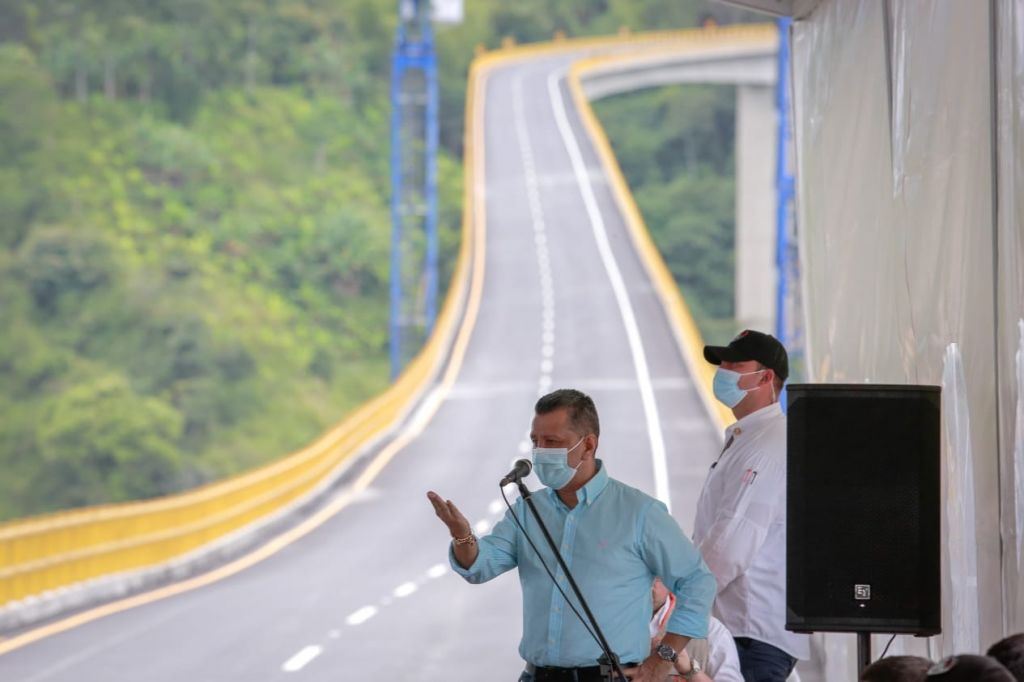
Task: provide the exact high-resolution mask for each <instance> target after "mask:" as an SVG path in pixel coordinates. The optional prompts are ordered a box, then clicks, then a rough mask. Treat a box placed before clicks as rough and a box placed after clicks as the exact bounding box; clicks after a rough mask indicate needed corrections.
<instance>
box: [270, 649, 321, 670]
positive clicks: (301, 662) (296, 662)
mask: <svg viewBox="0 0 1024 682" xmlns="http://www.w3.org/2000/svg"><path fill="white" fill-rule="evenodd" d="M323 650H324V648H323V647H322V646H316V645H313V644H310V645H309V646H307V647H306V648H305V649H303V650H302V651H300V652H299V653H297V654H295V655H294V656H292V657H291V658H289V659H288V660H287V661H285V662H284V665H282V666H281V670H283V671H285V672H286V673H294V672H298V671H300V670H302V669H303V668H305V667H306V664H307V663H309V662H310V661H312V660H313V659H314V658H316V657H317V656H319V655H320V653H321V652H322V651H323Z"/></svg>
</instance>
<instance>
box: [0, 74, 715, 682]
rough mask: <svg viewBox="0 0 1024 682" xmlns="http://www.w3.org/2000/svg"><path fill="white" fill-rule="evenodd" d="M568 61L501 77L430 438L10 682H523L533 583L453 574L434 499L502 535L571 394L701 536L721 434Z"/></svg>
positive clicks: (70, 638) (492, 94)
mask: <svg viewBox="0 0 1024 682" xmlns="http://www.w3.org/2000/svg"><path fill="white" fill-rule="evenodd" d="M567 63H568V57H564V56H562V57H536V58H532V59H529V60H526V61H522V62H519V63H516V64H510V65H507V66H503V67H500V68H498V69H496V70H495V71H494V72H493V73H492V74H491V76H490V78H489V80H488V81H487V84H486V98H485V100H484V101H485V105H484V114H485V126H484V149H485V189H486V222H487V244H486V254H487V255H486V276H485V284H484V295H483V299H482V304H481V307H480V311H479V317H478V319H477V321H476V325H475V328H474V330H473V333H472V337H471V339H470V343H469V346H468V348H467V352H466V355H465V358H464V363H463V365H462V368H461V371H460V373H459V375H458V378H457V381H456V383H455V384H454V386H453V387H452V390H451V391H450V392H449V393H448V394H447V395H446V396H445V398H444V400H443V402H442V403H441V405H440V408H439V409H438V410H437V412H436V414H435V416H434V418H433V419H432V420H431V422H430V423H429V425H428V426H427V428H426V429H425V430H424V431H423V432H422V434H421V435H420V436H419V437H417V438H416V439H415V440H413V441H412V442H411V443H410V444H409V445H408V446H406V447H405V448H404V449H403V450H402V451H400V452H399V453H398V454H397V456H395V458H394V459H393V460H391V462H390V463H389V464H388V466H387V467H386V468H384V470H383V471H382V472H381V473H380V475H379V476H378V477H377V478H376V479H375V480H374V483H373V485H372V487H371V488H370V489H369V490H367V491H366V492H364V493H363V494H362V495H361V496H360V498H359V499H358V500H357V501H355V502H354V503H353V504H351V505H349V506H347V507H346V508H344V509H343V510H342V511H341V512H340V513H339V514H337V515H336V516H334V517H333V518H332V519H331V520H330V521H328V522H327V523H325V524H324V525H322V526H320V527H319V528H318V529H317V530H315V531H314V532H312V533H310V534H309V535H307V536H305V537H304V538H302V539H301V540H299V541H297V542H295V543H293V544H291V545H289V546H288V547H286V548H285V549H284V550H282V551H280V552H278V553H277V554H275V555H273V556H271V557H270V558H268V559H266V560H264V561H262V562H260V563H258V564H256V565H255V566H253V567H251V568H249V569H247V570H245V571H243V572H241V573H239V574H237V575H235V576H233V577H231V578H228V579H225V580H222V581H220V582H217V583H214V584H212V585H209V586H206V587H202V588H199V589H196V590H193V591H190V592H187V593H184V594H181V595H178V596H175V597H172V598H168V599H164V600H161V601H158V602H154V603H151V604H148V605H145V606H141V607H138V608H134V609H131V610H127V611H124V612H121V613H117V614H114V615H110V616H107V617H105V618H101V619H99V620H96V621H93V622H91V623H88V624H86V625H83V626H80V627H77V628H74V629H71V630H68V631H66V632H63V633H60V634H57V635H53V636H51V637H47V638H45V639H42V640H40V641H38V642H35V643H33V644H30V645H28V646H26V647H23V648H20V649H17V650H15V651H13V652H11V653H8V654H6V655H4V656H0V680H2V681H3V682H15V681H19V682H30V681H31V682H82V681H93V680H95V681H104V682H120V681H122V680H123V681H126V682H127V681H129V680H130V681H131V682H138V681H140V680H145V681H152V682H172V681H173V682H181V681H184V680H188V681H190V682H199V681H205V680H218V681H219V680H225V681H226V680H296V681H299V680H309V681H326V680H363V679H366V680H454V681H463V680H464V681H467V682H468V681H478V680H515V679H517V677H518V673H519V671H520V670H521V668H522V661H521V660H520V658H519V656H518V653H517V645H518V640H519V636H520V633H521V627H522V623H521V618H522V616H521V608H520V593H519V585H518V581H517V580H516V577H515V575H514V573H512V574H506V575H504V576H502V577H501V578H499V579H497V580H494V581H492V582H491V583H488V584H486V585H480V586H472V585H468V584H466V583H465V582H463V581H462V579H461V578H459V577H457V576H456V575H454V574H453V573H452V572H451V570H450V569H448V567H447V543H448V536H447V531H446V529H445V528H444V527H443V526H442V525H441V524H440V522H439V521H438V520H437V519H436V518H435V516H434V514H433V511H432V509H431V507H430V504H429V502H428V501H427V499H426V497H425V492H426V490H428V489H434V490H437V491H438V492H440V493H441V494H442V495H444V496H446V497H449V498H451V499H453V500H454V501H455V502H456V503H457V504H458V505H459V506H460V508H461V509H462V510H463V511H464V512H465V514H466V515H467V516H468V517H469V518H470V519H471V520H473V521H476V522H477V523H478V524H479V526H480V527H479V530H483V529H484V528H485V527H486V526H487V525H489V524H490V523H493V521H494V520H496V519H497V518H498V517H499V516H500V515H501V513H502V512H503V511H504V504H503V503H502V502H501V501H500V500H501V498H500V496H499V492H498V488H497V480H498V479H499V478H500V477H501V476H502V475H503V474H504V473H505V472H506V471H507V470H508V469H509V465H510V463H511V462H512V461H513V460H514V459H516V458H518V457H521V456H524V455H525V454H526V448H527V443H526V435H527V431H528V429H529V423H530V419H531V417H532V406H533V403H534V401H535V400H536V398H537V397H538V395H539V394H540V393H542V392H546V391H548V390H550V389H553V388H558V387H575V388H579V389H581V390H583V391H585V392H587V393H589V394H590V395H592V396H593V398H594V400H595V401H596V403H597V407H598V410H599V412H600V415H601V419H602V436H601V442H600V448H599V453H598V454H599V456H601V457H602V458H603V460H604V462H605V464H606V466H607V467H608V470H609V473H610V474H611V475H612V476H614V477H616V478H619V479H620V480H623V481H624V482H626V483H628V484H630V485H634V486H636V487H639V488H641V489H643V490H646V491H648V492H650V493H651V494H660V496H662V497H666V496H668V497H669V502H670V505H671V509H672V511H673V514H674V515H675V516H676V518H677V519H678V520H679V522H680V523H681V524H682V526H683V527H684V529H686V531H687V532H688V533H689V531H690V529H691V525H692V519H693V513H694V506H695V503H696V496H697V494H698V492H699V489H700V484H701V481H702V480H703V476H704V474H705V472H706V470H707V466H708V465H709V463H710V462H711V461H712V459H713V458H714V456H715V455H716V454H717V449H718V447H719V443H720V436H719V434H718V433H717V431H716V429H715V427H714V426H713V425H712V423H711V421H710V419H709V418H708V416H707V414H706V412H705V410H704V408H703V407H702V405H701V403H700V401H699V398H698V396H697V393H696V391H695V389H694V387H693V385H692V382H691V378H690V376H689V374H688V372H687V370H686V368H685V365H684V364H683V361H682V359H681V357H680V356H679V352H678V350H677V348H676V346H675V342H674V340H673V337H672V334H671V331H670V329H669V327H668V324H667V321H666V317H665V314H664V312H663V311H662V309H661V308H660V306H659V304H658V301H657V299H656V296H655V294H654V291H653V289H652V286H651V283H650V281H649V279H648V278H647V276H646V274H645V272H644V270H643V268H642V266H641V264H640V261H639V259H638V258H637V256H636V254H635V252H634V250H633V247H632V244H631V242H630V240H629V237H628V235H627V233H626V231H625V227H624V223H623V220H622V218H621V216H620V215H619V213H618V211H617V209H616V207H615V205H614V202H613V199H612V195H611V193H610V191H609V189H608V184H607V182H606V180H605V178H604V177H603V175H602V172H601V169H600V167H599V164H598V162H597V158H596V156H595V154H594V152H593V150H592V147H591V145H590V144H589V142H588V140H587V139H586V138H585V136H584V134H583V132H582V127H581V125H580V124H579V121H578V118H577V116H576V113H575V112H574V110H573V108H572V104H571V101H570V100H569V98H568V96H567V95H566V93H565V90H564V85H563V83H562V75H563V74H564V70H565V66H566V65H567ZM602 244H605V245H606V246H607V248H605V249H604V250H603V251H602V248H603V247H602ZM529 483H530V485H531V487H534V488H536V487H537V482H536V480H535V479H534V478H533V477H531V479H530V481H529ZM510 494H511V493H510Z"/></svg>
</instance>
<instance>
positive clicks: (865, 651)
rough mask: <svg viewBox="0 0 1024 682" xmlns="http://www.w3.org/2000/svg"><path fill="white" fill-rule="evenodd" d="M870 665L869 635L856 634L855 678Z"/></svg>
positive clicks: (865, 633) (868, 633)
mask: <svg viewBox="0 0 1024 682" xmlns="http://www.w3.org/2000/svg"><path fill="white" fill-rule="evenodd" d="M869 665H871V633H870V632H858V633H857V677H860V674H861V673H862V672H864V668H866V667H868V666H869Z"/></svg>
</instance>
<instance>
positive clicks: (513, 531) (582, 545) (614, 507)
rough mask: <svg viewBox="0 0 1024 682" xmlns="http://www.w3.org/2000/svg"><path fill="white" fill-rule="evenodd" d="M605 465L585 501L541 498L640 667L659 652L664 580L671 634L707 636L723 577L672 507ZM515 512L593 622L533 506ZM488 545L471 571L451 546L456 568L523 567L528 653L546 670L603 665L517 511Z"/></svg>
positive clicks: (603, 615) (613, 631) (623, 653)
mask: <svg viewBox="0 0 1024 682" xmlns="http://www.w3.org/2000/svg"><path fill="white" fill-rule="evenodd" d="M597 464H598V469H597V473H596V474H595V476H594V477H593V478H592V479H590V481H588V482H587V484H586V485H585V486H583V488H581V489H580V490H578V491H577V493H576V495H577V499H578V500H579V502H578V503H577V505H576V506H575V507H574V508H573V509H569V507H567V506H566V505H565V503H564V502H562V500H561V498H559V497H558V494H557V493H556V492H555V491H554V490H552V489H550V488H544V489H543V490H540V491H538V492H536V493H535V494H534V495H533V496H532V499H533V501H534V504H535V505H536V506H537V510H538V511H539V512H540V515H541V517H542V518H543V519H544V524H545V525H546V526H547V528H548V530H549V531H550V533H551V537H552V538H553V539H554V541H555V544H556V545H558V549H559V551H560V552H561V554H562V557H563V558H564V559H565V563H566V564H567V565H568V566H569V570H570V571H572V574H573V577H574V578H575V579H576V584H577V585H579V588H580V591H581V592H582V593H583V596H584V597H585V598H586V600H587V603H588V604H589V606H590V609H591V611H592V612H593V613H594V616H595V618H596V619H597V622H598V625H600V627H601V630H602V631H603V632H604V636H605V638H606V639H607V640H608V644H609V645H610V646H611V648H612V651H614V652H615V653H616V654H618V656H619V660H620V661H622V662H623V663H639V662H640V661H643V660H644V659H645V658H647V656H648V655H649V654H650V650H651V638H650V634H649V633H648V629H647V625H648V623H649V622H650V620H651V610H652V604H651V583H652V582H653V580H654V577H655V576H660V577H661V579H662V581H663V582H664V583H665V585H666V586H667V587H668V588H669V589H670V590H672V591H673V592H674V593H675V595H676V598H677V604H678V606H677V607H676V609H675V611H674V612H673V613H672V617H671V618H670V619H669V622H668V626H667V628H666V629H667V631H668V632H674V633H676V634H680V635H685V636H688V637H692V638H703V637H706V636H707V632H708V613H709V611H710V610H711V602H712V601H713V600H714V597H715V579H714V576H712V575H711V572H710V571H709V570H708V568H707V566H705V565H704V561H703V559H701V556H700V553H699V552H698V551H697V550H696V549H695V548H694V546H693V544H692V543H691V542H690V540H689V539H688V538H687V537H686V535H685V534H684V533H683V531H682V529H681V528H680V527H679V524H678V523H676V521H675V519H673V518H672V517H671V516H670V515H669V513H668V509H667V508H666V507H665V505H664V504H662V503H661V502H659V501H658V500H656V499H654V498H652V497H650V496H649V495H646V494H644V493H642V492H640V491H639V490H636V489H635V488H631V487H629V486H627V485H625V484H623V483H620V482H619V481H616V480H614V479H611V478H609V477H608V473H607V471H606V470H605V467H604V465H603V463H602V462H601V460H598V462H597ZM513 510H514V512H515V514H516V517H517V518H518V519H519V522H520V523H521V524H523V526H524V527H525V528H526V531H527V533H528V534H529V536H530V539H531V540H533V543H534V545H536V546H537V549H538V550H540V554H541V556H542V557H543V559H544V562H545V563H546V564H547V565H548V567H549V568H550V569H551V572H552V573H553V574H554V576H555V579H556V580H557V582H558V584H559V586H561V588H562V590H563V591H564V592H565V594H566V595H568V598H569V599H570V600H571V601H572V603H573V605H575V606H576V609H577V610H578V611H579V612H580V615H582V616H583V617H584V618H586V614H585V612H584V611H583V609H582V608H581V607H580V606H579V604H578V603H577V600H576V596H575V595H574V594H573V592H572V588H571V587H570V586H569V581H568V579H567V578H566V576H565V572H564V571H563V570H562V568H561V566H559V564H558V560H557V559H555V557H554V554H553V553H552V552H551V548H550V547H548V544H547V541H545V540H544V535H543V533H542V531H541V530H540V527H539V526H538V525H537V522H536V520H535V519H534V518H533V515H532V513H530V511H529V510H528V509H527V508H526V502H525V501H524V500H522V499H520V500H517V501H516V503H515V504H514V505H513ZM479 550H480V552H479V554H478V556H477V558H476V561H475V562H474V563H473V565H472V566H470V567H469V569H464V568H462V567H461V566H460V565H459V564H458V562H457V561H456V560H455V555H454V552H453V551H452V550H449V559H450V561H451V565H452V568H453V569H454V570H455V571H456V572H457V573H458V574H459V575H461V576H462V577H464V578H465V579H466V580H467V581H469V582H471V583H482V582H486V581H488V580H490V579H491V578H494V577H495V576H498V575H501V574H502V573H504V572H505V571H508V570H510V569H512V568H515V567H517V566H518V567H519V582H520V583H521V585H522V590H523V639H522V641H521V642H520V644H519V654H520V655H521V656H522V657H523V659H524V660H526V661H529V662H530V663H533V664H534V665H540V666H559V667H582V666H592V665H596V664H597V659H598V657H600V656H601V647H600V646H599V645H598V643H597V642H596V641H595V640H594V638H593V637H591V636H590V635H589V634H588V633H587V631H586V629H585V628H584V627H583V625H582V624H581V623H580V621H579V619H578V618H576V616H575V615H574V614H573V613H572V610H571V609H570V608H569V607H568V606H567V605H566V603H565V599H564V598H563V597H562V595H561V594H560V593H559V592H558V590H557V589H555V587H554V585H552V582H551V578H549V577H548V575H547V573H546V572H545V571H544V567H543V566H542V565H541V563H540V561H539V560H538V558H537V553H536V552H534V550H533V549H532V548H531V547H530V545H529V543H528V542H527V540H526V539H525V538H524V537H523V532H522V531H521V530H519V527H518V526H517V525H516V523H515V521H513V520H512V518H511V517H510V512H506V513H505V517H504V518H503V519H502V520H501V521H499V522H498V523H497V524H496V525H495V526H494V529H493V530H492V531H491V533H490V534H489V535H487V536H485V537H483V538H480V541H479Z"/></svg>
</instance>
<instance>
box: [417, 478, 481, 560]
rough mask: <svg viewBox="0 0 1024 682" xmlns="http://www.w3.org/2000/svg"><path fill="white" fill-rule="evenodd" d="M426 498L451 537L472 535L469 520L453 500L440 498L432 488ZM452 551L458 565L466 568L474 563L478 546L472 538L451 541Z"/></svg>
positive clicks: (478, 550)
mask: <svg viewBox="0 0 1024 682" xmlns="http://www.w3.org/2000/svg"><path fill="white" fill-rule="evenodd" d="M427 498H428V499H429V500H430V504H432V505H434V513H436V514H437V518H439V519H441V521H442V522H444V525H446V526H448V532H449V533H451V534H452V538H453V539H462V538H466V537H469V536H470V535H472V533H473V527H472V526H470V525H469V521H467V520H466V517H465V516H463V515H462V512H460V511H459V508H458V507H456V506H455V503H454V502H452V501H451V500H442V499H441V496H440V495H438V494H437V493H435V492H434V491H433V490H431V491H430V492H428V493H427ZM452 551H453V552H454V553H455V560H456V561H458V562H459V565H460V566H462V567H463V568H466V569H468V568H470V567H471V566H472V565H473V564H474V563H476V557H477V555H478V554H479V552H480V548H479V547H477V546H476V539H475V538H474V539H471V540H470V541H469V542H464V543H458V542H455V543H453V544H452Z"/></svg>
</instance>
